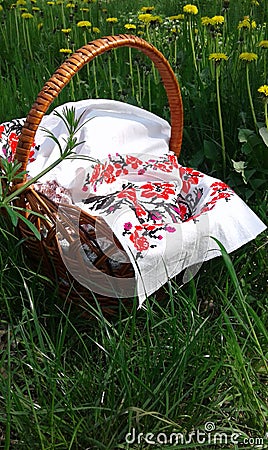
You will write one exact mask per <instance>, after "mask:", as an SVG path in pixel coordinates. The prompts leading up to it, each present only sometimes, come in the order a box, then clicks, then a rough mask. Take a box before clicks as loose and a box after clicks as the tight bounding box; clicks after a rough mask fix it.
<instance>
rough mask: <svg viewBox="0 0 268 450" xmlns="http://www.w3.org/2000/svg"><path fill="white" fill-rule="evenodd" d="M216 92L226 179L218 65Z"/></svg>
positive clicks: (218, 70)
mask: <svg viewBox="0 0 268 450" xmlns="http://www.w3.org/2000/svg"><path fill="white" fill-rule="evenodd" d="M216 92H217V105H218V116H219V125H220V134H221V148H222V164H223V176H224V178H225V172H226V150H225V141H224V132H223V123H222V113H221V97H220V65H219V64H217V65H216Z"/></svg>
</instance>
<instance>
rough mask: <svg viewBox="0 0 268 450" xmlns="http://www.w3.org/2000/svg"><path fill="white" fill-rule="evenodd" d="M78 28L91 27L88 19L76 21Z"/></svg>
mask: <svg viewBox="0 0 268 450" xmlns="http://www.w3.org/2000/svg"><path fill="white" fill-rule="evenodd" d="M76 25H77V26H78V28H89V27H91V22H89V21H88V20H80V22H77V24H76Z"/></svg>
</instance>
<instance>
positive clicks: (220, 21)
mask: <svg viewBox="0 0 268 450" xmlns="http://www.w3.org/2000/svg"><path fill="white" fill-rule="evenodd" d="M223 23H224V17H223V16H214V17H212V18H211V19H210V24H211V25H221V24H223Z"/></svg>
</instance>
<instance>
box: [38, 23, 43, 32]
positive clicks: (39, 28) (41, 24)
mask: <svg viewBox="0 0 268 450" xmlns="http://www.w3.org/2000/svg"><path fill="white" fill-rule="evenodd" d="M43 26H44V24H43V22H40V23H39V24H38V25H37V29H38V30H41V29H42V28H43Z"/></svg>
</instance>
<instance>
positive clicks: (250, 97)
mask: <svg viewBox="0 0 268 450" xmlns="http://www.w3.org/2000/svg"><path fill="white" fill-rule="evenodd" d="M246 80H247V91H248V98H249V104H250V108H251V113H252V117H253V121H254V125H255V129H256V132H257V133H258V125H257V119H256V114H255V110H254V105H253V100H252V95H251V90H250V82H249V63H247V65H246Z"/></svg>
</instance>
